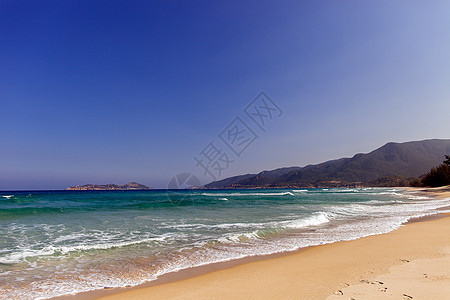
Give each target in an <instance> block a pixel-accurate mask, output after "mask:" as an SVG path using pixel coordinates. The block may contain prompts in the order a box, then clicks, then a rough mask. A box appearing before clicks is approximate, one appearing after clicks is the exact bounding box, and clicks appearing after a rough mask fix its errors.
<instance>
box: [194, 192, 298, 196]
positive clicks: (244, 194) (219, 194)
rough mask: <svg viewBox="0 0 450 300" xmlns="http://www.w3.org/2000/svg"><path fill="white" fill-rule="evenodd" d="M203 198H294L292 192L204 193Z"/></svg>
mask: <svg viewBox="0 0 450 300" xmlns="http://www.w3.org/2000/svg"><path fill="white" fill-rule="evenodd" d="M201 195H202V196H211V197H224V196H286V195H290V196H294V194H293V193H291V192H275V193H273V192H269V193H214V192H210V193H202V194H201Z"/></svg>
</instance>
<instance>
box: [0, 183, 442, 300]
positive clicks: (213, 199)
mask: <svg viewBox="0 0 450 300" xmlns="http://www.w3.org/2000/svg"><path fill="white" fill-rule="evenodd" d="M448 206H450V199H443V200H436V199H429V198H427V197H424V196H420V195H419V194H417V193H412V192H403V191H400V190H397V189H391V188H383V189H380V188H377V189H297V190H292V189H286V190H195V191H114V192H76V191H64V192H63V191H53V192H0V235H1V238H0V298H2V299H3V298H4V299H36V298H48V297H52V296H56V295H64V294H70V293H77V292H81V291H89V290H94V289H102V288H104V287H120V286H129V285H137V284H140V283H143V282H146V281H150V280H154V279H156V278H157V277H158V276H159V275H161V274H165V273H168V272H172V271H176V270H180V269H183V268H188V267H193V266H199V265H204V264H208V263H212V262H219V261H226V260H231V259H236V258H240V257H246V256H252V255H258V254H270V253H276V252H281V251H289V250H294V249H298V248H301V247H306V246H311V245H319V244H324V243H332V242H335V241H341V240H350V239H356V238H359V237H363V236H367V235H373V234H380V233H385V232H389V231H392V230H394V229H396V228H398V227H399V226H401V224H403V223H405V222H406V221H407V220H408V219H410V218H412V217H418V216H424V215H429V214H435V213H437V212H444V211H449V210H447V208H446V207H448Z"/></svg>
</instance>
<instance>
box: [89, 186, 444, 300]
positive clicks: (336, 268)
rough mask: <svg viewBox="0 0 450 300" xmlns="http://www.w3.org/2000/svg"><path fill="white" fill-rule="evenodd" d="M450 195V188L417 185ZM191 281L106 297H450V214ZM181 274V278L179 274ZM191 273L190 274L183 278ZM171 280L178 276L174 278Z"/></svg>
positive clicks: (192, 273)
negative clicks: (430, 187)
mask: <svg viewBox="0 0 450 300" xmlns="http://www.w3.org/2000/svg"><path fill="white" fill-rule="evenodd" d="M409 190H415V191H417V192H421V193H427V194H428V195H431V194H432V195H433V196H435V197H444V198H447V197H450V191H449V188H448V187H446V188H440V189H409ZM217 268H218V269H219V270H216V271H211V272H206V273H205V272H204V271H203V272H199V273H201V274H198V275H195V274H196V273H195V269H193V270H191V271H190V273H189V276H187V277H188V278H185V279H182V278H180V280H176V281H173V280H174V279H173V278H175V277H176V274H171V276H172V280H167V279H166V281H173V282H168V283H161V284H157V285H154V286H141V287H137V288H132V289H114V290H112V291H109V292H108V295H106V296H105V294H104V293H102V292H100V293H97V294H94V293H93V294H88V296H89V297H88V298H91V299H92V298H98V299H108V300H113V299H329V300H334V299H450V296H449V295H450V215H445V214H441V215H438V216H433V217H431V218H430V217H428V218H423V219H421V220H413V221H412V222H409V223H408V224H406V225H405V226H402V227H401V228H399V229H398V230H395V231H393V232H390V233H387V234H382V235H376V236H369V237H365V238H361V239H358V240H353V241H345V242H338V243H333V244H327V245H321V246H315V247H310V248H307V249H303V250H301V251H297V252H294V253H290V254H286V255H281V256H280V255H278V256H269V257H267V259H260V260H255V261H251V262H245V263H241V264H237V265H236V264H234V266H233V264H230V265H228V266H227V265H222V266H221V267H217ZM173 276H175V277H173ZM181 277H183V276H181ZM168 278H169V279H170V276H168Z"/></svg>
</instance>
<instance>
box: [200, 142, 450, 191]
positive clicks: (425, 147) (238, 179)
mask: <svg viewBox="0 0 450 300" xmlns="http://www.w3.org/2000/svg"><path fill="white" fill-rule="evenodd" d="M446 154H450V140H439V139H433V140H424V141H414V142H406V143H392V142H391V143H387V144H386V145H384V146H382V147H380V148H378V149H376V150H374V151H372V152H370V153H367V154H362V153H360V154H356V155H355V156H353V157H352V158H340V159H336V160H330V161H327V162H324V163H321V164H317V165H308V166H305V167H302V168H300V167H290V168H280V169H275V170H272V171H263V172H260V173H258V174H247V175H240V176H234V177H230V178H226V179H223V180H220V181H214V182H211V183H209V184H207V185H205V187H206V188H269V187H343V186H359V185H361V186H383V185H401V182H403V181H405V180H406V179H408V178H415V177H419V176H422V175H424V174H425V173H427V172H428V171H429V170H430V169H431V168H432V167H435V166H437V165H439V164H440V163H442V161H443V159H444V157H445V155H446Z"/></svg>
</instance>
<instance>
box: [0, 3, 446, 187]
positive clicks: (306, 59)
mask: <svg viewBox="0 0 450 300" xmlns="http://www.w3.org/2000/svg"><path fill="white" fill-rule="evenodd" d="M449 53H450V2H448V1H391V0H389V1H92V0H89V1H17V0H0V107H1V114H0V190H13V189H62V188H65V187H66V186H69V185H75V184H86V183H98V184H100V183H116V184H123V183H126V182H129V181H132V180H133V181H137V182H139V183H142V184H146V185H149V186H152V187H159V188H165V187H166V186H167V183H168V181H169V180H170V178H171V177H172V176H174V175H175V174H177V173H179V172H191V173H193V174H195V175H196V176H198V177H199V178H200V179H201V181H202V183H207V182H209V181H211V178H210V177H209V176H208V175H204V172H203V169H202V168H201V167H196V162H195V160H194V157H199V156H200V153H201V152H202V150H205V149H207V146H208V145H209V143H210V142H213V144H214V145H215V146H216V147H217V148H220V149H221V150H222V152H221V153H226V154H227V155H228V158H229V159H230V160H233V162H232V163H231V164H229V165H228V169H226V170H224V171H223V172H222V174H221V175H220V176H218V178H224V177H228V176H231V175H237V174H242V173H250V172H251V173H253V172H259V171H261V170H264V169H273V168H277V167H282V166H294V165H296V166H304V165H306V164H310V163H318V162H322V161H325V160H329V159H334V158H339V157H343V156H347V157H348V156H353V155H354V154H355V153H358V152H369V151H371V150H373V149H375V148H378V147H379V146H382V145H383V144H384V143H386V142H389V141H397V142H402V141H410V140H422V139H428V138H450V134H449V132H450V131H449V129H450V54H449ZM261 91H264V92H265V93H266V94H267V95H268V96H269V97H270V98H271V99H272V100H273V102H274V103H276V104H277V105H278V106H279V108H280V109H282V111H283V113H282V115H281V116H278V114H277V115H276V116H274V117H273V119H272V120H269V119H267V122H266V125H267V127H266V128H264V129H265V131H262V130H261V128H259V127H257V126H256V124H255V123H253V122H252V121H251V120H250V119H249V118H248V116H247V115H246V114H245V112H244V109H245V107H246V106H247V105H248V104H249V103H250V102H251V101H252V100H253V99H254V98H255V97H256V96H257V95H258V94H259V93H260V92H261ZM236 117H240V118H241V120H242V121H243V123H245V124H246V125H247V126H248V127H249V128H250V129H252V131H253V133H254V134H255V135H257V136H258V138H256V139H255V140H254V141H253V142H252V143H251V144H249V146H248V147H247V148H246V149H245V151H243V152H242V153H241V155H240V156H239V157H238V156H236V154H234V153H233V152H231V151H230V149H229V148H227V145H225V144H224V142H223V141H222V140H221V139H220V136H219V135H220V134H221V132H222V131H223V130H224V129H226V128H229V127H227V126H228V125H229V124H230V123H231V122H232V121H233V120H234V119H235V118H236ZM269 121H270V122H269ZM241 141H245V140H244V139H242V140H241ZM210 154H211V153H210Z"/></svg>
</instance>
